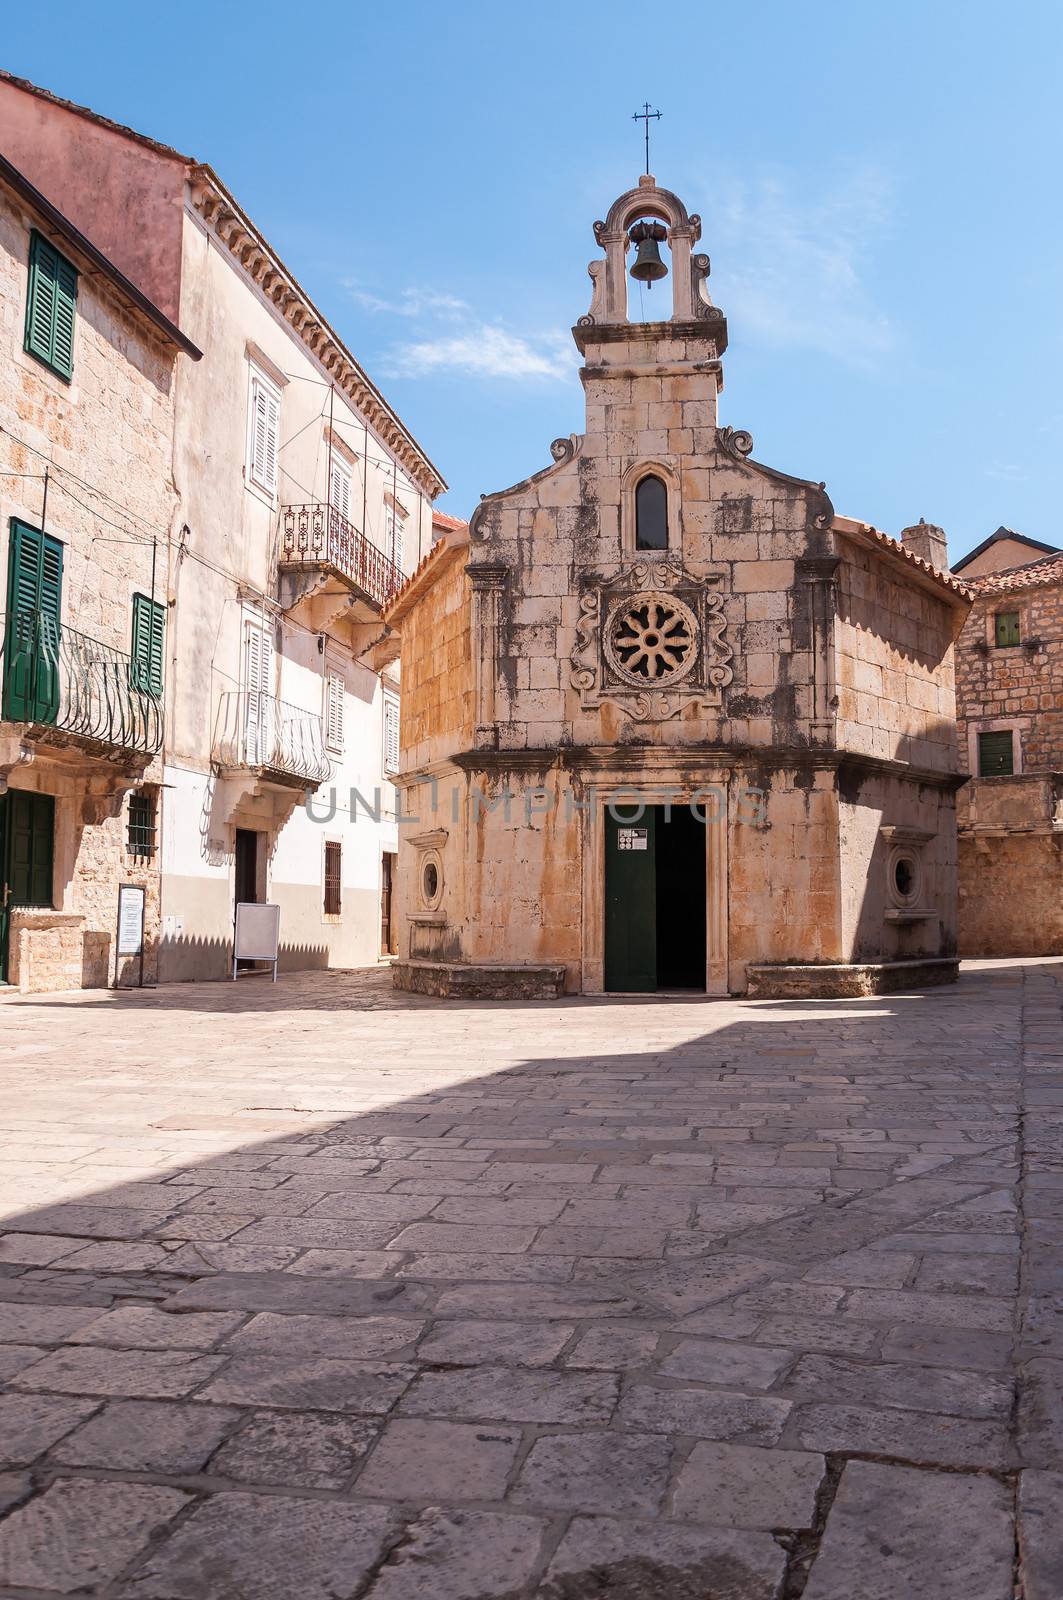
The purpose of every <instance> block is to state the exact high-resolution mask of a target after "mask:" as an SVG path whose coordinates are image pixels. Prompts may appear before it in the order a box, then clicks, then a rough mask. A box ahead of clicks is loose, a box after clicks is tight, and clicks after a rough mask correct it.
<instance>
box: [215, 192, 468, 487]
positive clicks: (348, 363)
mask: <svg viewBox="0 0 1063 1600" xmlns="http://www.w3.org/2000/svg"><path fill="white" fill-rule="evenodd" d="M189 200H190V203H191V206H192V208H193V210H194V211H195V212H196V214H197V215H198V216H200V217H201V218H202V219H203V221H204V222H205V223H206V224H207V226H208V227H209V228H210V229H211V232H212V234H213V235H214V237H215V238H217V240H218V242H219V243H220V244H221V245H223V246H224V248H225V249H226V250H227V251H228V252H229V254H230V255H231V256H232V258H233V260H234V261H235V262H236V263H237V265H238V266H239V267H240V268H241V269H242V270H243V271H244V272H246V273H247V275H248V276H249V277H250V278H251V279H252V280H253V282H254V283H256V284H257V285H258V287H259V289H260V290H261V291H262V293H263V294H264V295H265V296H266V298H267V299H268V300H269V301H271V302H272V304H273V305H274V306H275V307H276V309H277V311H278V313H279V314H280V315H281V316H282V317H283V318H284V320H285V322H287V324H288V326H289V327H290V328H291V329H292V332H293V333H295V334H297V335H298V337H299V338H300V339H301V340H302V342H303V344H304V345H306V347H307V349H308V350H309V351H310V353H311V355H313V356H314V358H315V359H316V360H317V361H318V362H319V363H320V365H321V367H322V369H323V371H324V373H325V375H326V377H329V378H332V379H333V380H334V381H335V384H336V387H337V388H338V389H340V390H341V391H342V392H343V393H344V394H345V395H346V396H347V398H348V399H349V400H350V401H351V403H352V405H354V406H355V408H356V409H357V410H358V411H359V412H360V413H361V415H362V416H363V417H364V418H365V419H366V420H367V422H368V423H369V426H370V428H371V429H372V430H373V432H374V433H375V434H376V436H377V438H378V439H379V440H380V442H381V444H383V445H384V446H385V447H386V448H387V449H389V450H392V451H394V453H395V455H396V457H397V458H398V460H399V461H400V462H401V463H402V466H403V468H404V470H405V471H406V472H407V473H408V474H409V476H410V478H411V479H412V480H413V482H414V483H415V484H416V486H417V487H418V489H420V490H421V492H422V494H424V495H426V496H427V497H428V499H429V500H432V499H434V498H435V497H436V495H438V494H441V493H442V491H443V490H444V489H445V488H446V487H447V484H446V480H445V479H444V478H443V476H442V474H441V473H440V472H439V470H438V468H436V467H435V466H434V465H433V463H432V462H431V461H430V460H429V458H428V456H427V455H425V453H424V451H423V450H422V449H421V447H420V445H419V444H418V443H417V440H416V439H415V438H414V437H413V435H412V434H411V433H410V432H409V430H408V429H407V428H406V427H405V426H404V424H403V423H402V422H401V421H400V419H399V417H398V416H397V415H396V413H395V412H394V411H393V410H392V409H391V407H390V406H389V405H388V403H387V401H386V400H385V399H384V396H383V395H382V394H381V393H380V390H379V389H378V388H377V387H376V385H375V384H374V383H373V381H372V379H371V378H370V377H369V376H368V375H367V374H366V373H365V372H364V371H363V369H362V368H361V367H360V366H359V365H358V362H357V361H356V360H355V359H354V357H353V356H352V355H351V352H350V351H349V350H348V349H347V347H346V345H345V344H344V343H343V341H342V340H341V339H340V337H339V335H338V334H337V333H336V332H335V330H334V329H333V328H332V327H330V325H329V323H328V322H327V321H326V320H325V317H324V315H323V313H322V312H320V311H319V310H318V309H317V307H316V306H315V305H314V302H313V301H312V300H311V299H310V297H309V295H308V294H307V293H306V291H305V290H304V289H303V288H301V287H300V285H299V284H298V283H297V282H296V280H295V278H293V277H292V275H291V273H290V272H289V271H288V269H287V267H286V266H285V265H284V263H283V261H281V259H280V257H279V256H278V255H277V254H276V252H275V251H274V250H273V248H272V246H271V245H270V244H269V243H268V242H267V240H266V239H265V238H264V237H263V235H262V234H261V233H260V232H259V230H258V228H256V226H255V224H254V223H253V222H252V221H251V219H250V217H249V216H248V215H247V213H246V212H245V211H242V210H241V208H240V206H239V204H238V203H237V201H236V200H235V199H234V198H233V196H232V195H231V194H230V193H229V191H228V190H227V189H226V188H225V185H224V184H223V183H222V182H221V180H220V178H219V177H218V176H217V174H216V173H215V172H214V171H213V169H212V168H211V167H209V166H206V165H205V164H196V165H193V166H190V168H189Z"/></svg>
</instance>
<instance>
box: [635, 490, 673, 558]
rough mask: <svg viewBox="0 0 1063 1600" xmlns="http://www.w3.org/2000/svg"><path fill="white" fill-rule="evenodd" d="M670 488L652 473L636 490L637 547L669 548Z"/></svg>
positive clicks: (649, 548) (647, 548)
mask: <svg viewBox="0 0 1063 1600" xmlns="http://www.w3.org/2000/svg"><path fill="white" fill-rule="evenodd" d="M667 548H668V490H667V489H666V488H665V486H664V484H663V483H662V482H661V480H660V478H655V477H654V476H653V475H652V474H651V475H650V476H649V477H646V478H641V479H640V480H639V484H638V487H637V488H636V490H635V549H636V550H667Z"/></svg>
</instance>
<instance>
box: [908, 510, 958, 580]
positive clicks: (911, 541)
mask: <svg viewBox="0 0 1063 1600" xmlns="http://www.w3.org/2000/svg"><path fill="white" fill-rule="evenodd" d="M901 543H902V544H903V545H904V548H905V549H906V550H910V551H911V552H912V554H913V556H922V558H923V560H924V561H929V563H930V565H931V566H932V567H937V569H938V571H939V572H947V571H948V570H949V547H948V541H947V540H946V538H945V530H944V528H936V527H935V526H934V524H933V523H932V522H927V520H926V518H925V517H920V518H919V521H918V522H917V523H916V524H915V526H914V527H913V528H902V529H901Z"/></svg>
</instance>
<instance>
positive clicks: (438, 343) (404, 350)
mask: <svg viewBox="0 0 1063 1600" xmlns="http://www.w3.org/2000/svg"><path fill="white" fill-rule="evenodd" d="M389 362H390V368H391V371H390V374H389V375H390V376H392V377H397V378H418V377H424V376H425V375H426V374H428V373H432V372H442V371H450V372H463V373H466V374H467V375H469V376H471V377H476V378H551V379H554V378H567V377H568V376H569V374H570V373H571V372H572V371H573V368H574V365H575V360H574V357H573V356H571V355H570V354H569V353H568V351H567V349H566V348H565V347H564V345H563V343H562V341H561V339H560V338H559V337H557V336H555V335H553V334H548V335H545V336H542V337H538V338H536V337H532V336H525V335H523V334H518V333H510V332H509V331H508V329H506V328H503V327H500V326H498V325H497V324H494V323H486V322H479V323H474V322H470V323H469V324H468V325H467V326H466V327H463V328H462V330H461V331H460V332H459V333H455V334H452V335H444V336H440V337H438V338H427V339H417V340H414V341H412V342H411V343H409V344H404V345H399V346H397V347H396V349H394V350H393V351H392V353H391V356H390V358H389Z"/></svg>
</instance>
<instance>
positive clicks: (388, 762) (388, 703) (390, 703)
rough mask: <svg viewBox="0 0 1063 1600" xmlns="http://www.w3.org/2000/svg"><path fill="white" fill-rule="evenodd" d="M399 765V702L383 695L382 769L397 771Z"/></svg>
mask: <svg viewBox="0 0 1063 1600" xmlns="http://www.w3.org/2000/svg"><path fill="white" fill-rule="evenodd" d="M398 767H399V702H398V701H397V700H395V699H393V698H392V697H391V695H385V696H384V771H385V772H397V771H398Z"/></svg>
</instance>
